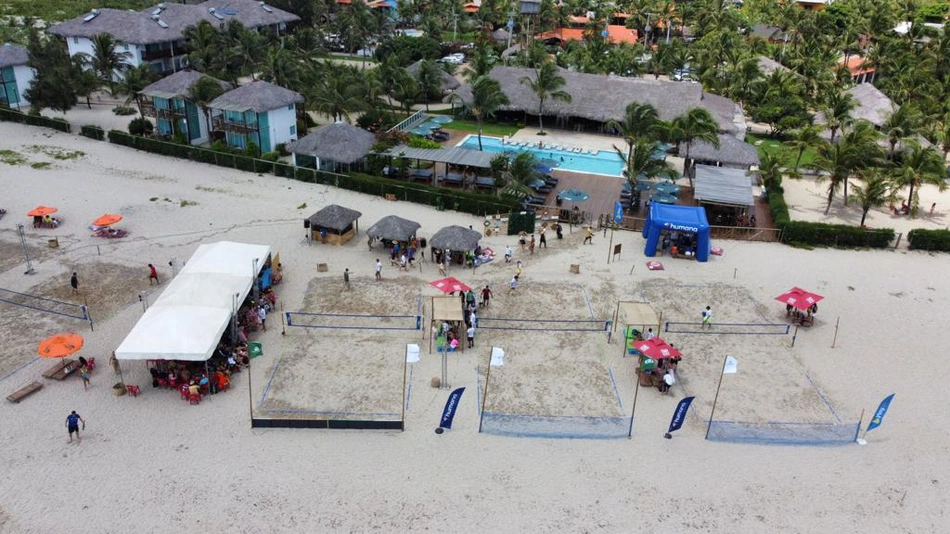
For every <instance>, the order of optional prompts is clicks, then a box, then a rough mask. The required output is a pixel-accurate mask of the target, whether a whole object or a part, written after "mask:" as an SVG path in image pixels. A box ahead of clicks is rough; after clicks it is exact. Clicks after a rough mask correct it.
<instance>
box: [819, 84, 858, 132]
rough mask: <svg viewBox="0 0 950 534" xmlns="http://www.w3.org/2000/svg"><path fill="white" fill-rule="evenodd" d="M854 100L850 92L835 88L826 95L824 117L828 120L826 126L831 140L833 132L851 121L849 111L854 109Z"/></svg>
mask: <svg viewBox="0 0 950 534" xmlns="http://www.w3.org/2000/svg"><path fill="white" fill-rule="evenodd" d="M854 107H855V102H854V98H853V97H852V96H851V94H850V93H845V92H844V91H841V90H837V91H832V92H831V93H830V94H829V95H828V99H827V100H826V102H825V106H824V111H825V118H826V120H827V121H828V128H829V129H830V130H831V142H832V143H834V142H835V134H836V133H837V132H838V130H840V129H841V128H843V127H845V126H847V125H848V124H849V123H850V122H851V112H852V111H854Z"/></svg>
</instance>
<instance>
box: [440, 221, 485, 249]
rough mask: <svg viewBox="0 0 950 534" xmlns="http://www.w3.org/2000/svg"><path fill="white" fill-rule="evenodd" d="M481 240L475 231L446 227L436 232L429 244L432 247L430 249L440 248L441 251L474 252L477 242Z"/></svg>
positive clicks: (458, 227) (480, 236)
mask: <svg viewBox="0 0 950 534" xmlns="http://www.w3.org/2000/svg"><path fill="white" fill-rule="evenodd" d="M481 238H482V234H480V233H478V232H476V231H475V230H471V229H469V228H463V227H461V226H446V227H445V228H443V229H441V230H439V231H438V232H436V233H435V235H434V236H432V239H430V240H429V243H430V244H431V245H432V248H441V249H443V250H445V249H449V250H458V251H463V250H475V247H476V246H477V245H478V240H479V239H481Z"/></svg>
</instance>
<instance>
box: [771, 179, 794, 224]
mask: <svg viewBox="0 0 950 534" xmlns="http://www.w3.org/2000/svg"><path fill="white" fill-rule="evenodd" d="M767 191H768V195H769V213H771V214H772V223H773V224H774V225H775V227H776V228H782V227H783V226H784V225H785V224H786V223H788V222H790V221H791V220H792V219H791V216H790V215H789V214H788V204H786V203H785V190H784V189H782V186H780V185H779V186H775V187H773V188H772V189H767Z"/></svg>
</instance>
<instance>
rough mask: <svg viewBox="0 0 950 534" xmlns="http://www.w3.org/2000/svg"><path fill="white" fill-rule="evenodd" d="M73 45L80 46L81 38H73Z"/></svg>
mask: <svg viewBox="0 0 950 534" xmlns="http://www.w3.org/2000/svg"><path fill="white" fill-rule="evenodd" d="M73 44H74V45H78V44H79V37H73Z"/></svg>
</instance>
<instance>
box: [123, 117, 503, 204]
mask: <svg viewBox="0 0 950 534" xmlns="http://www.w3.org/2000/svg"><path fill="white" fill-rule="evenodd" d="M109 142H111V143H115V144H117V145H123V146H127V147H131V148H136V149H139V150H144V151H146V152H154V153H156V154H162V155H164V156H174V157H177V158H182V159H189V160H192V161H198V162H202V163H210V164H212V165H218V166H221V167H229V168H232V169H239V170H243V171H248V172H257V173H262V174H265V173H266V174H273V175H275V176H280V177H283V178H292V179H294V180H299V181H301V182H308V183H315V184H327V185H332V186H335V187H340V188H343V189H349V190H351V191H357V192H360V193H366V194H370V195H376V196H381V197H384V196H386V195H395V196H396V198H398V199H399V200H405V201H408V202H415V203H417V204H426V205H429V206H434V207H435V208H437V209H451V210H456V211H461V212H465V213H472V214H475V215H492V214H497V213H508V212H510V211H511V210H512V209H514V205H515V203H514V202H510V201H505V200H501V199H499V198H496V197H494V196H491V195H485V194H482V193H473V192H469V191H458V190H451V189H442V188H438V187H431V186H427V185H423V184H407V183H406V182H400V181H396V180H391V179H389V178H382V177H379V176H371V175H369V174H361V173H353V174H349V175H347V174H337V173H333V172H326V171H319V170H316V169H310V168H306V167H295V166H293V165H288V164H286V163H280V162H274V161H264V160H261V159H255V158H251V157H247V156H242V155H238V154H231V153H226V152H217V151H214V150H209V149H207V148H200V147H194V146H189V145H180V144H177V143H169V142H166V141H159V140H156V139H149V138H147V137H140V136H136V135H130V134H128V133H126V132H123V131H120V130H110V131H109Z"/></svg>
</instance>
